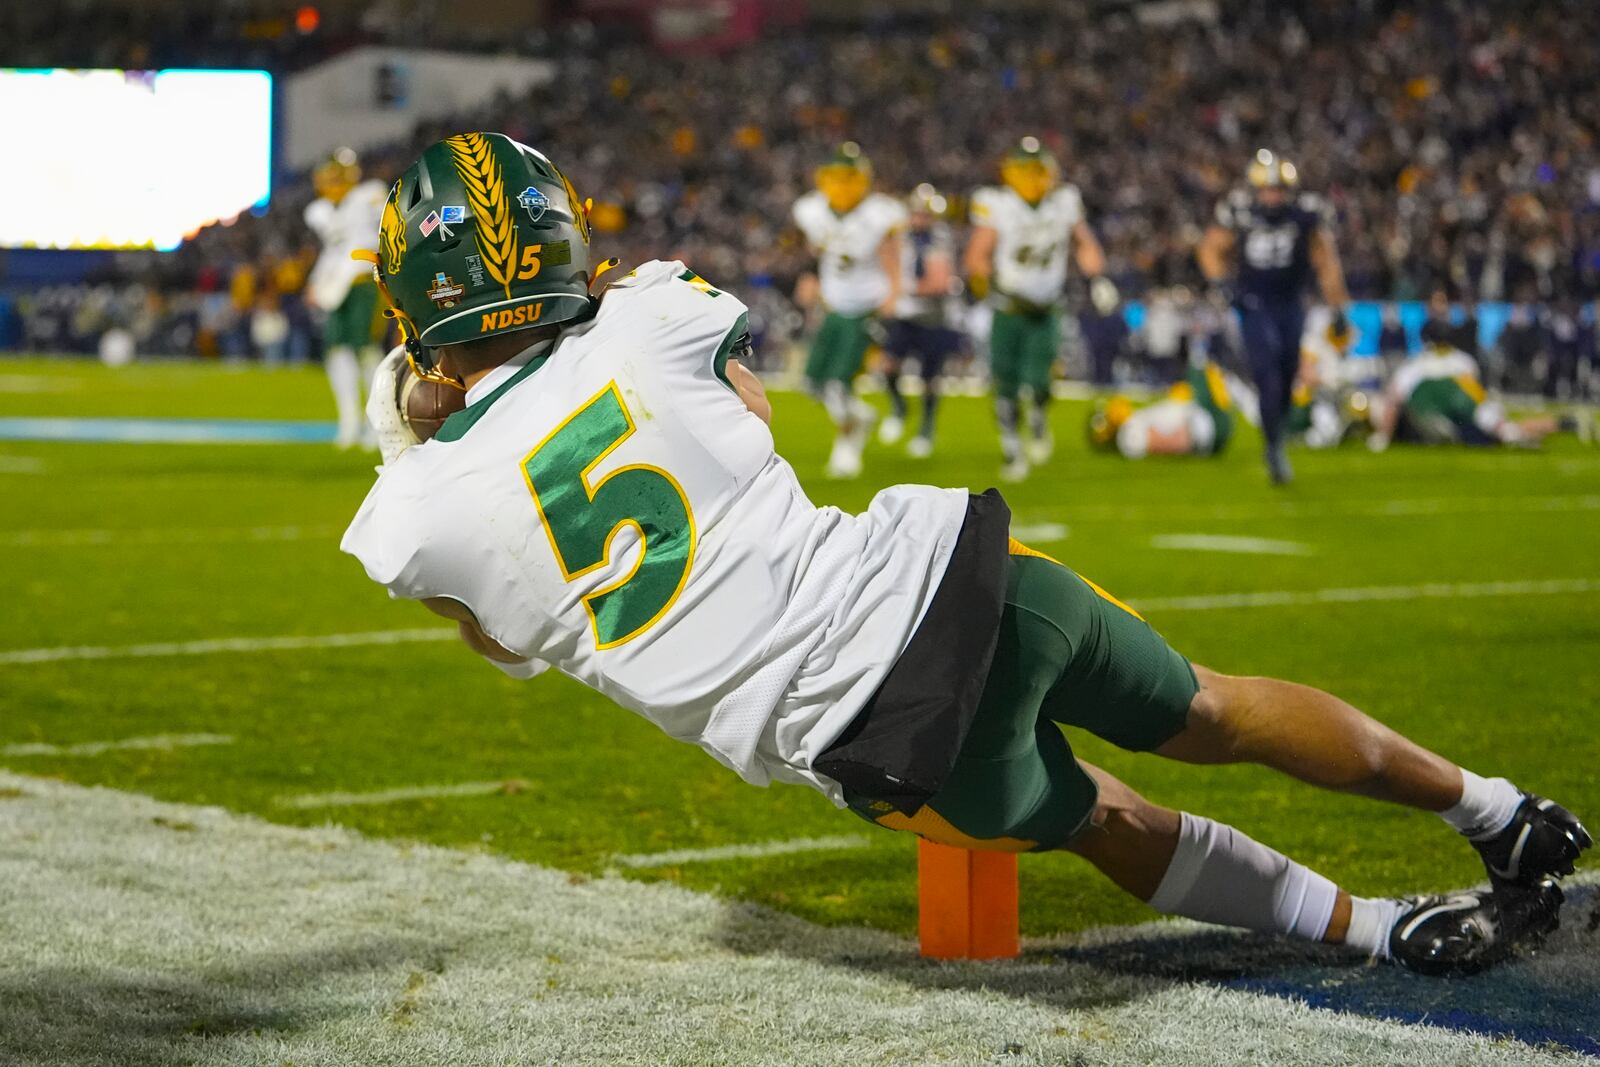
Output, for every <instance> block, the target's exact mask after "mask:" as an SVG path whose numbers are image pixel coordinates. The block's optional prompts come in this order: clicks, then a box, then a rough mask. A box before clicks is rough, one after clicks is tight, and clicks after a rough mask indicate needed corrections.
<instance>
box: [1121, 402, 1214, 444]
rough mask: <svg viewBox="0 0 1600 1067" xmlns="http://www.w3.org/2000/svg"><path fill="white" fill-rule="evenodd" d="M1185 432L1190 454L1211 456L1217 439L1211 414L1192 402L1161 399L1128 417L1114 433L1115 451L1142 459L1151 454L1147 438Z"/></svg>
mask: <svg viewBox="0 0 1600 1067" xmlns="http://www.w3.org/2000/svg"><path fill="white" fill-rule="evenodd" d="M1184 431H1188V434H1189V452H1190V453H1192V454H1194V455H1201V456H1204V455H1210V454H1211V446H1212V444H1213V443H1214V442H1215V441H1216V439H1217V424H1216V422H1215V421H1214V420H1213V419H1212V417H1211V413H1210V412H1209V411H1207V410H1206V409H1205V408H1203V407H1201V406H1200V405H1199V404H1196V403H1195V402H1194V401H1192V400H1171V399H1168V400H1161V401H1158V402H1157V403H1154V404H1150V405H1148V406H1146V407H1142V408H1140V409H1139V410H1138V411H1135V412H1134V413H1133V414H1132V415H1129V416H1128V419H1127V421H1126V422H1124V423H1123V424H1122V426H1121V427H1120V428H1119V429H1118V430H1117V451H1118V452H1121V453H1122V454H1123V456H1125V457H1127V458H1128V459H1143V458H1145V456H1147V455H1149V454H1150V439H1151V438H1152V437H1154V436H1156V435H1157V434H1159V435H1160V436H1162V437H1165V438H1168V439H1171V438H1172V437H1174V436H1175V435H1177V434H1179V433H1182V432H1184Z"/></svg>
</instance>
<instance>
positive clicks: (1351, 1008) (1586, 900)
mask: <svg viewBox="0 0 1600 1067" xmlns="http://www.w3.org/2000/svg"><path fill="white" fill-rule="evenodd" d="M1597 896H1600V894H1597V893H1596V891H1595V890H1594V889H1593V888H1592V887H1588V886H1584V887H1578V888H1569V889H1568V891H1567V905H1566V909H1565V914H1564V916H1563V920H1564V923H1565V922H1575V923H1586V922H1588V921H1590V920H1589V919H1588V917H1587V910H1588V909H1587V908H1586V907H1584V905H1588V904H1590V903H1593V902H1594V901H1595V899H1596V897H1597ZM1597 914H1600V913H1597ZM1490 973H1491V975H1499V974H1503V973H1505V972H1501V971H1493V972H1490ZM1326 977H1327V974H1326V972H1323V973H1322V974H1320V975H1318V974H1308V975H1306V976H1305V977H1304V978H1300V979H1296V978H1235V979H1232V980H1230V981H1226V982H1221V983H1219V985H1221V986H1222V987H1223V988H1225V989H1237V990H1240V991H1241V992H1247V993H1258V994H1262V995H1264V996H1272V997H1281V998H1283V999H1285V1000H1298V1001H1301V1002H1303V1003H1305V1004H1307V1005H1309V1006H1310V1007H1313V1008H1322V1009H1324V1010H1327V1011H1334V1012H1339V1013H1341V1014H1345V1015H1360V1016H1364V1017H1366V1018H1369V1019H1387V1020H1390V1021H1393V1022H1401V1023H1415V1024H1421V1025H1426V1026H1437V1027H1440V1028H1442V1029H1446V1030H1457V1031H1461V1032H1465V1033H1474V1034H1483V1035H1486V1036H1489V1037H1502V1038H1513V1039H1515V1040H1517V1041H1521V1042H1523V1043H1524V1044H1528V1045H1542V1044H1549V1045H1559V1046H1561V1047H1562V1048H1568V1049H1571V1050H1572V1051H1574V1052H1581V1053H1583V1054H1585V1055H1588V1056H1596V1057H1600V1028H1592V1029H1591V1028H1586V1029H1578V1028H1577V1027H1576V1026H1566V1025H1562V1024H1560V1023H1550V1022H1544V1021H1539V1020H1535V1019H1529V1018H1526V1017H1524V1018H1521V1019H1507V1018H1504V1017H1498V1018H1497V1017H1496V1016H1494V1015H1490V1014H1487V1013H1486V1012H1483V1011H1478V1010H1473V1009H1471V1008H1456V1007H1444V1008H1440V1007H1429V1008H1420V1007H1407V1006H1405V1005H1403V1004H1399V1003H1397V1002H1396V1001H1397V998H1396V995H1395V994H1396V993H1397V990H1396V989H1395V988H1394V986H1393V985H1391V984H1389V983H1379V984H1366V983H1351V985H1349V986H1347V987H1343V988H1340V987H1332V988H1330V987H1328V986H1326V985H1324V984H1322V982H1321V979H1325V978H1326ZM1418 980H1419V981H1420V982H1425V983H1428V989H1427V990H1426V991H1427V992H1439V991H1440V990H1441V989H1448V986H1447V985H1436V984H1434V983H1450V982H1460V983H1461V989H1462V992H1463V993H1466V992H1468V991H1469V990H1470V991H1474V992H1475V991H1476V990H1473V989H1472V985H1471V983H1472V981H1473V980H1472V979H1438V978H1422V979H1418ZM1529 991H1530V992H1535V993H1536V992H1537V990H1529ZM1507 1007H1508V1008H1511V1009H1512V1011H1511V1012H1509V1013H1508V1014H1511V1015H1522V1014H1524V1013H1523V1012H1522V1011H1518V1010H1517V1009H1519V1008H1531V1007H1533V1006H1532V1005H1519V1004H1517V1003H1515V1002H1512V1003H1510V1004H1508V1005H1507ZM1581 1014H1582V1013H1580V1016H1581ZM1575 1021H1578V1022H1581V1021H1582V1020H1581V1018H1580V1019H1579V1020H1575Z"/></svg>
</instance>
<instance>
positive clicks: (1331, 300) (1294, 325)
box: [1196, 149, 1350, 485]
mask: <svg viewBox="0 0 1600 1067" xmlns="http://www.w3.org/2000/svg"><path fill="white" fill-rule="evenodd" d="M1248 179H1249V184H1250V188H1249V189H1236V190H1234V191H1233V192H1231V193H1229V194H1228V196H1227V197H1226V198H1225V199H1224V200H1223V201H1222V202H1221V203H1220V204H1218V205H1217V217H1216V219H1215V221H1214V222H1213V223H1212V225H1211V227H1210V229H1208V230H1207V231H1206V234H1205V237H1204V238H1203V239H1202V240H1201V242H1200V247H1199V248H1198V249H1197V250H1196V255H1197V258H1198V259H1199V261H1200V269H1201V271H1202V272H1204V274H1205V276H1206V278H1207V279H1208V280H1210V281H1211V282H1213V283H1214V284H1219V285H1220V284H1222V283H1224V282H1225V281H1226V280H1227V279H1228V277H1229V276H1230V275H1232V276H1233V278H1234V296H1233V306H1234V308H1235V309H1236V310H1237V311H1238V313H1239V328H1240V333H1241V334H1242V335H1243V340H1244V351H1245V359H1246V361H1247V362H1248V363H1249V365H1250V373H1251V376H1252V377H1254V378H1255V382H1256V389H1257V391H1258V392H1259V393H1260V396H1261V428H1262V432H1263V433H1264V435H1265V436H1266V445H1267V470H1268V471H1269V472H1270V473H1271V475H1272V480H1273V481H1274V482H1276V483H1278V484H1280V485H1281V484H1283V483H1284V482H1287V481H1288V480H1289V479H1290V477H1291V476H1292V472H1291V471H1290V469H1289V460H1288V457H1287V456H1285V454H1284V447H1283V445H1284V436H1285V431H1284V422H1285V418H1286V416H1287V414H1288V412H1289V409H1290V403H1289V397H1290V394H1291V393H1292V392H1293V390H1294V381H1295V375H1296V374H1297V373H1298V371H1299V369H1300V335H1301V333H1302V332H1303V330H1304V328H1305V317H1306V312H1305V305H1304V304H1303V303H1302V302H1301V298H1302V294H1303V293H1304V292H1305V289H1306V288H1307V286H1308V285H1309V284H1310V282H1311V279H1312V277H1313V275H1314V276H1315V277H1316V281H1317V286H1318V288H1319V289H1320V290H1321V292H1322V299H1323V300H1324V301H1326V302H1327V304H1328V305H1329V307H1330V308H1332V309H1333V326H1334V330H1335V332H1337V333H1339V334H1343V333H1345V332H1346V331H1347V330H1348V329H1349V327H1348V325H1347V323H1346V319H1345V305H1346V304H1348V303H1349V301H1350V297H1349V294H1348V293H1347V292H1346V291H1345V285H1344V271H1343V270H1342V269H1340V266H1339V253H1338V249H1337V248H1336V246H1335V245H1334V239H1333V233H1332V228H1331V217H1330V215H1329V212H1328V210H1327V208H1326V206H1325V205H1324V204H1323V202H1322V200H1321V199H1320V198H1318V197H1316V196H1314V195H1312V194H1310V193H1301V192H1297V191H1296V186H1297V185H1298V184H1299V175H1298V174H1297V173H1296V171H1295V167H1294V164H1293V163H1290V162H1289V161H1288V160H1286V159H1281V158H1279V157H1278V156H1276V155H1274V154H1273V153H1271V152H1269V151H1267V150H1266V149H1262V150H1261V151H1259V152H1257V153H1256V155H1255V158H1254V159H1253V160H1252V161H1251V163H1250V169H1249V172H1248Z"/></svg>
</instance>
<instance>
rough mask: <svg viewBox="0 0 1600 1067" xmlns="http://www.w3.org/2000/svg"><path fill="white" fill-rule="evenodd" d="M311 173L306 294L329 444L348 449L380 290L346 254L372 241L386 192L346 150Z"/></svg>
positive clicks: (356, 430) (357, 429)
mask: <svg viewBox="0 0 1600 1067" xmlns="http://www.w3.org/2000/svg"><path fill="white" fill-rule="evenodd" d="M311 179H312V184H313V185H314V186H315V187H316V190H317V199H315V200H313V201H312V202H311V203H310V204H307V205H306V212H305V221H306V225H307V226H309V227H310V228H311V232H312V233H314V234H316V236H317V240H318V241H320V242H321V243H322V254H321V255H319V256H318V257H317V262H316V265H315V266H314V267H312V268H311V277H310V279H309V280H308V281H307V283H306V293H307V295H308V296H309V298H310V300H311V303H312V304H313V305H314V306H316V307H317V308H320V309H321V313H322V315H323V355H322V362H323V367H324V369H325V370H326V371H327V372H328V384H330V385H331V386H332V387H333V401H334V404H335V405H336V406H337V408H338V412H339V426H338V431H337V435H336V436H335V438H334V444H336V445H337V446H338V447H340V448H350V447H352V446H353V445H355V444H356V443H357V441H358V440H359V439H360V437H361V435H362V432H363V427H362V421H361V383H362V381H363V380H364V379H365V378H370V377H371V370H372V366H373V364H375V363H376V362H377V359H378V356H379V355H380V350H379V348H378V344H377V340H376V339H375V338H374V336H373V324H374V322H375V320H376V319H377V310H378V289H377V286H375V285H373V284H372V271H371V269H370V268H369V267H367V266H366V265H365V264H362V263H359V262H357V261H355V260H353V259H351V258H350V253H351V252H353V251H355V250H356V249H359V248H366V247H368V246H369V245H371V244H372V235H373V234H374V233H376V232H377V228H378V216H379V215H380V214H381V213H382V211H383V203H384V200H385V199H387V198H388V194H389V191H388V189H386V188H384V185H383V183H382V182H378V181H365V182H364V181H362V180H361V165H360V163H358V162H357V160H356V154H355V152H353V151H351V150H350V149H348V148H341V149H339V151H338V152H337V153H335V154H334V156H333V158H331V159H329V160H328V161H327V162H325V163H322V164H321V165H319V166H318V167H317V168H316V170H314V171H313V172H312V175H311ZM363 362H365V364H366V369H365V372H363V369H362V364H363ZM369 444H370V442H369Z"/></svg>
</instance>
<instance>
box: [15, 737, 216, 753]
mask: <svg viewBox="0 0 1600 1067" xmlns="http://www.w3.org/2000/svg"><path fill="white" fill-rule="evenodd" d="M231 744H233V738H232V737H229V736H228V735H227V734H153V735H151V736H149V737H124V738H121V739H119V740H116V741H80V742H78V743H77V744H72V745H52V744H46V743H45V742H42V741H28V742H23V743H20V744H15V745H6V746H4V747H0V756H98V755H101V754H102V753H105V752H145V751H156V752H166V751H170V750H172V749H175V748H198V747H201V746H203V745H231Z"/></svg>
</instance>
